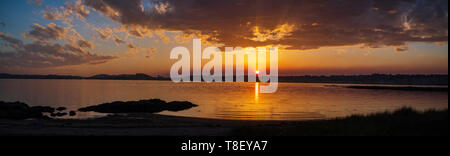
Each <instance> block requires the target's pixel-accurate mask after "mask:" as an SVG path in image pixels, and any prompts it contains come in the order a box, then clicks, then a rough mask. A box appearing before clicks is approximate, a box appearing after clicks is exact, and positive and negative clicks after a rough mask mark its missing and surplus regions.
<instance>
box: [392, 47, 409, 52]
mask: <svg viewBox="0 0 450 156" xmlns="http://www.w3.org/2000/svg"><path fill="white" fill-rule="evenodd" d="M408 50H409V49H408V47H396V48H395V52H407V51H408Z"/></svg>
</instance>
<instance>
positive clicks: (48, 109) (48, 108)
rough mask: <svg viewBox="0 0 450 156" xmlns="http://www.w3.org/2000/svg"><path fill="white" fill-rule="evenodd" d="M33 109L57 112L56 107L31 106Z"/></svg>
mask: <svg viewBox="0 0 450 156" xmlns="http://www.w3.org/2000/svg"><path fill="white" fill-rule="evenodd" d="M30 109H31V110H33V111H37V112H41V113H53V112H55V108H52V107H48V106H34V107H31V108H30Z"/></svg>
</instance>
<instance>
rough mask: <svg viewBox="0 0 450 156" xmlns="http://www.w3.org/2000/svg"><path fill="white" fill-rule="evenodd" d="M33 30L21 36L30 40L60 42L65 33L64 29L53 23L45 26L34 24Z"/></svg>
mask: <svg viewBox="0 0 450 156" xmlns="http://www.w3.org/2000/svg"><path fill="white" fill-rule="evenodd" d="M32 28H33V30H31V31H30V32H28V33H25V34H24V35H23V36H24V37H25V38H28V39H31V40H60V39H62V38H63V37H64V35H65V34H66V32H67V29H66V28H63V27H59V26H57V25H56V24H55V23H50V24H48V25H47V26H41V25H39V24H37V23H36V24H34V25H33V26H32Z"/></svg>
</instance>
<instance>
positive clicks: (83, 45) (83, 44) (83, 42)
mask: <svg viewBox="0 0 450 156" xmlns="http://www.w3.org/2000/svg"><path fill="white" fill-rule="evenodd" d="M78 46H79V47H81V48H89V49H93V48H94V44H93V43H91V42H89V41H86V40H78Z"/></svg>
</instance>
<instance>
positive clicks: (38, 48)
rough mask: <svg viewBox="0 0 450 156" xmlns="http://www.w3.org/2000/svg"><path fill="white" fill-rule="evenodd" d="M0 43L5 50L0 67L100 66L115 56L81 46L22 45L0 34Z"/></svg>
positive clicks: (0, 51) (36, 42)
mask: <svg viewBox="0 0 450 156" xmlns="http://www.w3.org/2000/svg"><path fill="white" fill-rule="evenodd" d="M0 42H5V45H6V47H7V48H3V49H2V50H0V66H1V67H28V68H45V67H60V66H69V65H81V64H100V63H106V62H108V61H111V60H113V59H115V58H117V57H116V56H112V55H99V54H94V53H92V52H89V51H87V50H85V49H83V47H88V48H89V46H90V44H89V43H87V42H86V43H84V42H79V43H82V44H81V45H73V44H59V43H51V42H48V41H39V40H38V41H34V42H32V43H27V44H25V43H23V42H22V41H21V40H19V39H16V38H13V37H10V36H7V35H4V34H3V33H0Z"/></svg>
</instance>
